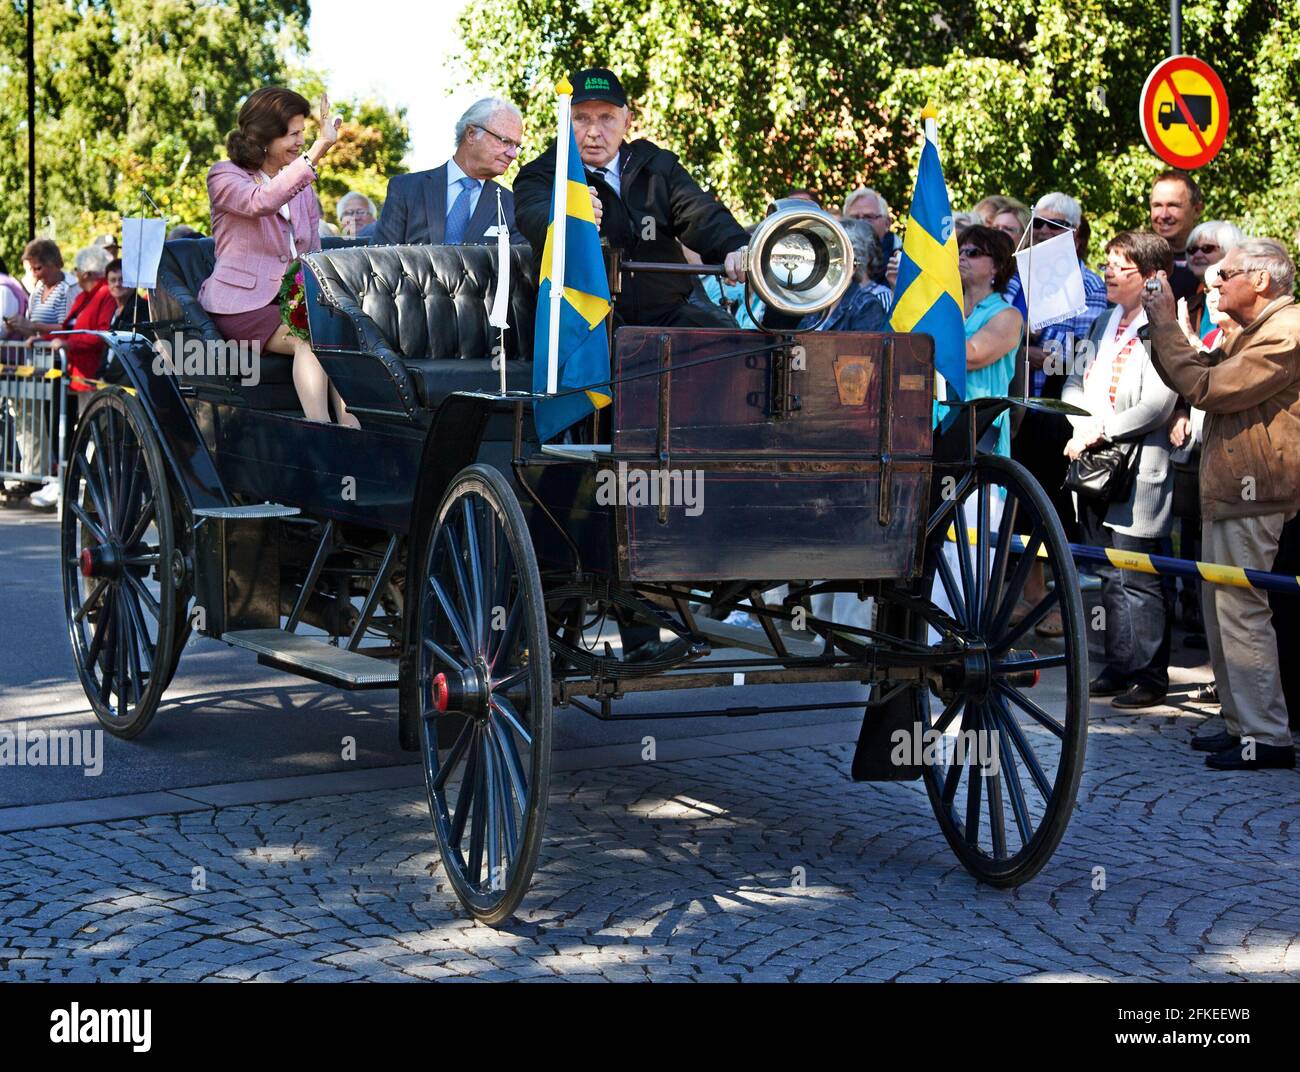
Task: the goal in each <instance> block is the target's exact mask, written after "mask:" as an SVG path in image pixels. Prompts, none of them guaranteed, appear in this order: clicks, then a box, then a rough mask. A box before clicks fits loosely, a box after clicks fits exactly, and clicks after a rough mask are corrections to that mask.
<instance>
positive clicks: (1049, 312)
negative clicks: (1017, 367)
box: [1016, 231, 1088, 331]
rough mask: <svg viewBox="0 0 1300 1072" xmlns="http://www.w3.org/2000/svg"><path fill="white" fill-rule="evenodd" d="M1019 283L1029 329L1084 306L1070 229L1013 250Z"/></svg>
mask: <svg viewBox="0 0 1300 1072" xmlns="http://www.w3.org/2000/svg"><path fill="white" fill-rule="evenodd" d="M1016 267H1017V268H1018V269H1019V271H1020V286H1021V289H1022V290H1023V291H1024V293H1025V307H1026V308H1027V309H1028V310H1029V330H1030V331H1037V330H1038V329H1039V328H1042V327H1045V326H1046V325H1048V324H1056V323H1059V322H1060V321H1062V320H1069V319H1070V317H1072V316H1078V315H1079V314H1080V313H1082V312H1083V311H1084V310H1085V309H1087V308H1088V302H1087V300H1086V299H1085V297H1084V293H1083V272H1082V271H1081V270H1080V269H1079V255H1078V253H1077V252H1076V251H1075V248H1074V232H1073V231H1062V232H1061V233H1060V234H1058V235H1053V236H1052V237H1051V238H1049V239H1048V240H1047V241H1046V242H1035V243H1034V244H1033V245H1031V246H1026V247H1025V248H1024V249H1022V250H1019V251H1018V252H1017V253H1016Z"/></svg>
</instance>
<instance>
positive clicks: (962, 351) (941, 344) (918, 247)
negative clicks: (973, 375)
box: [889, 138, 966, 399]
mask: <svg viewBox="0 0 1300 1072" xmlns="http://www.w3.org/2000/svg"><path fill="white" fill-rule="evenodd" d="M889 326H890V327H891V328H893V330H894V331H916V332H921V333H923V334H926V335H929V336H930V337H931V338H933V339H934V366H935V369H936V370H937V371H938V373H939V375H940V376H942V377H943V378H944V379H945V380H946V381H947V382H948V386H949V388H950V389H951V392H952V393H953V394H954V395H956V397H957V398H959V399H964V398H965V397H966V327H965V316H964V315H963V312H962V294H961V275H960V273H959V271H958V268H957V239H956V236H955V235H954V233H953V226H952V207H951V205H950V203H949V201H948V187H947V186H946V185H945V184H944V181H943V168H942V167H941V166H940V164H939V151H938V150H937V149H936V148H935V147H934V143H933V142H931V141H930V139H929V138H927V139H925V144H924V146H923V147H922V149H921V165H920V167H918V168H917V170H916V189H915V191H914V192H913V194H912V207H911V209H910V210H909V212H908V219H907V231H906V233H905V234H904V235H903V255H902V257H901V258H900V260H899V264H898V282H897V283H895V284H894V303H893V305H892V306H891V312H890V315H889Z"/></svg>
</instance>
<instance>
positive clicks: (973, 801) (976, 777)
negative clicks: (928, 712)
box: [953, 708, 984, 847]
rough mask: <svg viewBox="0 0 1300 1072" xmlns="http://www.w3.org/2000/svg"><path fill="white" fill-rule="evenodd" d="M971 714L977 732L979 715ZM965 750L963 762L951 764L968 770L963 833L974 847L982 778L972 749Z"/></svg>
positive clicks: (978, 837) (975, 844) (976, 840)
mask: <svg viewBox="0 0 1300 1072" xmlns="http://www.w3.org/2000/svg"><path fill="white" fill-rule="evenodd" d="M968 710H969V708H968ZM972 714H973V718H972V720H971V721H972V722H973V723H974V725H973V727H972V728H973V729H974V730H975V731H976V732H977V733H978V732H979V726H980V717H979V715H978V714H976V713H974V712H972ZM965 729H966V720H965V719H962V730H963V731H965ZM965 751H966V754H965V755H964V756H962V759H963V760H964V761H965V762H964V763H963V764H960V765H959V764H956V763H954V764H953V766H958V767H960V766H965V768H966V770H967V772H968V773H967V776H966V828H965V830H964V834H965V836H966V844H967V845H970V846H972V847H975V846H978V845H979V839H980V790H981V789H982V788H983V782H984V778H983V775H982V774H981V773H980V765H979V764H978V763H976V762H975V761H974V757H973V756H972V754H971V753H972V751H973V750H972V749H969V748H968V749H966V750H965Z"/></svg>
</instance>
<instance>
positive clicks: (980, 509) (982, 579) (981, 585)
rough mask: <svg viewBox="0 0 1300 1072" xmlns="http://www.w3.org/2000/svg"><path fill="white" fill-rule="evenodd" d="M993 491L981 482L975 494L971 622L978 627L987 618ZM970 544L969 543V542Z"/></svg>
mask: <svg viewBox="0 0 1300 1072" xmlns="http://www.w3.org/2000/svg"><path fill="white" fill-rule="evenodd" d="M990 495H991V489H990V487H989V485H988V484H987V483H986V482H985V481H983V480H981V481H980V484H979V490H978V491H976V493H975V499H976V506H975V605H974V606H973V607H971V613H970V620H971V622H972V623H974V624H976V625H978V624H979V623H980V622H982V621H983V620H984V619H985V618H986V617H987V616H988V613H987V611H986V610H985V600H986V599H987V598H988V583H989V536H990V533H989V498H990ZM967 542H969V541H967Z"/></svg>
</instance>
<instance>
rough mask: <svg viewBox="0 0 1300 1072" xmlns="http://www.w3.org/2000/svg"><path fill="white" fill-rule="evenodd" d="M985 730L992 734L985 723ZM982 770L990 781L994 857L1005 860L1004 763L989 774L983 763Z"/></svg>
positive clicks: (990, 831) (986, 779)
mask: <svg viewBox="0 0 1300 1072" xmlns="http://www.w3.org/2000/svg"><path fill="white" fill-rule="evenodd" d="M984 732H985V733H986V734H990V733H991V732H992V729H991V727H990V726H988V725H985V727H984ZM990 739H991V738H990ZM987 758H988V757H987V756H984V757H981V759H982V760H987ZM980 770H981V776H982V777H983V778H984V780H985V781H986V782H988V790H989V833H990V835H991V837H992V839H993V859H995V860H1005V859H1006V858H1007V816H1006V811H1005V809H1004V808H1003V806H1002V764H1001V763H1000V762H999V763H998V764H997V765H996V766H994V767H993V770H992V772H991V773H989V774H987V775H986V774H984V773H983V763H981V764H980Z"/></svg>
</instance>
